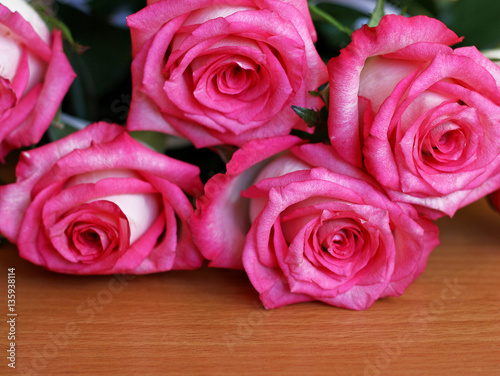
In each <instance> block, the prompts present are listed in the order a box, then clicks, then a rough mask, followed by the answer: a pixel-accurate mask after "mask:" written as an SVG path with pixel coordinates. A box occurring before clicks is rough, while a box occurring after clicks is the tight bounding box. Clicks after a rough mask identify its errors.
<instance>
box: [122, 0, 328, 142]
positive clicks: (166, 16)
mask: <svg viewBox="0 0 500 376" xmlns="http://www.w3.org/2000/svg"><path fill="white" fill-rule="evenodd" d="M127 23H128V25H129V27H130V29H131V35H132V50H133V56H134V60H133V63H132V80H133V94H132V103H131V107H130V113H129V117H128V120H127V126H128V129H130V130H144V129H147V130H155V131H159V132H164V133H169V134H173V135H177V136H182V137H185V138H187V139H189V140H190V141H191V142H193V143H194V145H195V146H196V147H204V146H210V145H217V144H233V145H241V144H243V143H244V142H246V141H248V140H251V139H253V138H263V137H269V136H275V135H285V134H288V133H289V131H290V130H291V129H292V128H293V127H295V128H298V129H302V130H307V127H306V125H305V123H304V122H303V121H302V120H301V119H299V118H298V117H297V116H296V115H295V114H294V112H293V110H292V109H291V105H297V106H302V107H318V106H320V102H319V100H318V98H314V97H313V96H311V95H309V94H308V93H307V92H308V91H310V90H315V89H316V88H317V87H318V86H319V85H321V84H323V83H325V82H326V81H327V79H328V77H327V72H326V66H325V64H324V63H323V62H322V61H321V59H320V57H319V55H318V54H317V52H316V50H315V48H314V45H313V40H314V39H315V37H316V35H315V30H314V27H313V24H312V21H311V18H310V15H309V13H308V9H307V2H306V1H305V0H291V1H282V0H269V1H260V0H216V1H209V0H202V1H200V0H186V1H165V0H164V1H149V2H148V6H147V7H146V8H144V9H143V10H141V11H139V12H138V13H136V14H134V15H132V16H129V17H128V18H127Z"/></svg>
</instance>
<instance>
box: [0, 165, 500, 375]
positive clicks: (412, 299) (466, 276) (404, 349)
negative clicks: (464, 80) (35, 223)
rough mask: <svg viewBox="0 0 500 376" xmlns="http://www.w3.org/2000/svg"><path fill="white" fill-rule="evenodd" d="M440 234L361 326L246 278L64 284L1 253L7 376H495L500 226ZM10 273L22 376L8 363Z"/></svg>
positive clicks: (4, 248) (360, 316) (481, 209)
mask: <svg viewBox="0 0 500 376" xmlns="http://www.w3.org/2000/svg"><path fill="white" fill-rule="evenodd" d="M11 174H12V171H11V170H9V171H8V170H7V169H6V168H3V169H2V170H1V172H0V179H1V180H3V182H7V181H9V179H11V178H10V177H11V176H12V175H11ZM438 224H439V227H440V230H441V237H440V238H441V245H440V246H439V247H438V248H437V249H436V250H435V251H434V252H433V253H432V254H431V257H430V259H429V262H428V266H427V269H426V271H425V272H424V274H423V275H422V276H421V277H420V278H419V279H418V280H417V281H415V282H414V283H413V284H412V285H411V286H410V287H409V288H408V289H407V291H406V292H405V293H404V294H403V296H401V297H399V298H388V299H384V300H381V301H378V302H376V303H375V304H374V305H373V306H372V307H371V308H370V309H369V310H367V311H363V312H354V311H348V310H344V309H339V308H334V307H330V306H327V305H325V304H322V303H314V302H313V303H301V304H296V305H292V306H288V307H284V308H280V309H276V310H271V311H266V310H264V309H263V308H262V306H261V305H260V303H259V300H258V295H257V293H256V292H255V291H254V290H253V288H252V286H251V284H250V283H249V281H248V279H247V278H246V276H245V274H244V273H243V272H240V271H231V270H221V269H208V268H203V269H200V270H197V271H176V272H167V273H161V274H156V275H148V276H137V277H117V276H92V277H83V276H71V275H61V274H56V273H52V272H49V271H46V270H44V269H42V268H40V267H38V266H35V265H32V264H30V263H29V262H27V261H24V260H22V259H20V258H19V256H18V254H17V250H16V248H15V246H13V245H11V244H9V243H7V242H5V241H4V242H3V243H2V244H1V245H0V281H1V282H0V314H1V315H2V316H3V319H2V325H0V344H1V345H2V346H1V349H2V354H3V355H2V357H1V359H2V360H1V361H0V374H1V375H16V374H20V375H70V374H71V375H72V374H81V375H360V376H361V375H500V215H498V214H497V213H495V212H493V211H492V210H491V209H490V208H489V207H488V205H487V203H486V202H485V201H484V200H482V201H479V202H477V203H475V204H473V205H470V206H469V207H467V208H465V209H462V210H461V211H459V212H458V213H457V215H456V216H455V217H454V218H452V219H441V220H439V221H438ZM9 267H14V268H15V270H16V271H15V273H16V313H17V314H18V316H17V317H16V326H15V330H16V332H15V336H16V339H15V348H16V370H12V369H10V368H9V367H8V366H7V364H8V362H9V361H8V359H7V358H6V356H5V354H6V353H7V354H8V350H9V344H10V341H9V340H8V339H7V335H8V332H9V330H10V327H9V324H8V323H7V320H8V316H7V313H8V311H7V309H8V306H7V268H9ZM6 350H7V351H6Z"/></svg>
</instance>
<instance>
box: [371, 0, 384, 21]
mask: <svg viewBox="0 0 500 376" xmlns="http://www.w3.org/2000/svg"><path fill="white" fill-rule="evenodd" d="M384 14H385V12H384V0H377V5H376V6H375V10H374V11H373V13H372V14H371V17H370V21H368V26H370V27H375V26H377V25H378V24H379V22H380V20H381V19H382V17H384Z"/></svg>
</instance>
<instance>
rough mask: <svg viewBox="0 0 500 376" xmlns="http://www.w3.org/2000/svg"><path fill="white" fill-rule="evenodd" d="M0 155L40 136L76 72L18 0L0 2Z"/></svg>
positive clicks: (56, 40)
mask: <svg viewBox="0 0 500 376" xmlns="http://www.w3.org/2000/svg"><path fill="white" fill-rule="evenodd" d="M0 50H1V51H2V53H1V54H0V160H3V158H4V157H5V155H7V153H8V152H9V151H11V150H13V149H16V148H19V147H21V146H27V145H32V144H35V143H37V142H38V141H40V139H41V137H42V135H43V133H44V132H45V131H46V130H47V128H48V127H49V125H50V123H51V122H52V120H53V119H54V116H55V114H56V112H57V109H58V108H59V105H60V104H61V101H62V99H63V97H64V95H65V94H66V92H67V90H68V88H69V86H70V84H71V82H72V81H73V79H74V78H75V74H74V72H73V70H72V69H71V66H70V65H69V63H68V60H67V58H66V56H65V55H64V53H63V50H62V41H61V33H60V32H59V31H54V32H53V33H52V35H51V34H50V32H49V30H48V28H47V26H46V25H45V23H44V22H43V21H42V19H41V18H40V16H39V15H38V14H37V13H36V12H35V11H34V10H33V9H32V8H31V7H30V6H29V5H27V4H26V2H24V1H23V0H8V1H2V4H0Z"/></svg>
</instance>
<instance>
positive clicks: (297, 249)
mask: <svg viewBox="0 0 500 376" xmlns="http://www.w3.org/2000/svg"><path fill="white" fill-rule="evenodd" d="M297 143H298V142H297V140H295V139H294V138H293V137H291V136H288V137H283V138H275V139H266V140H255V141H253V142H250V143H248V144H247V145H244V146H243V148H242V149H240V150H239V151H237V152H236V153H235V155H234V156H233V159H232V160H231V162H230V163H229V165H228V173H227V174H225V175H223V174H219V175H216V176H214V177H213V178H212V179H211V180H210V181H209V182H208V183H207V184H206V187H205V194H204V196H202V197H201V198H200V199H199V200H198V204H200V205H199V206H198V207H197V209H196V212H195V214H194V215H193V216H192V217H191V219H190V226H191V227H192V232H193V234H194V236H195V241H196V242H197V244H199V245H200V247H201V251H202V253H203V254H204V256H205V257H207V258H208V259H210V260H212V261H211V266H222V267H238V266H239V265H238V264H237V261H236V260H238V259H239V258H240V257H242V260H243V266H244V268H245V270H246V272H247V274H248V276H249V278H250V281H251V282H252V284H253V285H254V287H255V288H256V289H257V290H258V291H259V293H260V297H261V300H262V302H263V303H264V305H265V307H266V308H277V307H280V306H284V305H287V304H291V303H296V302H302V301H310V300H320V301H323V302H326V303H328V304H331V305H334V306H339V307H345V308H350V309H365V308H368V307H369V306H370V305H371V304H372V303H373V302H374V301H375V300H377V299H378V298H381V297H386V296H398V295H400V294H401V293H402V292H403V291H404V290H405V289H406V287H407V286H408V285H409V284H410V283H411V282H412V281H413V280H414V279H415V278H416V277H417V276H418V275H419V274H420V273H421V272H422V271H423V269H424V267H425V264H426V261H427V257H428V255H429V253H430V251H431V250H432V249H433V248H434V247H435V246H436V245H437V244H438V230H437V227H436V226H435V225H434V224H433V223H432V222H431V221H430V220H428V219H425V218H423V217H420V216H419V215H418V214H417V212H416V210H415V209H414V208H413V207H411V206H410V205H408V204H396V203H393V202H392V201H391V200H390V199H389V198H388V197H387V196H386V195H385V193H384V192H383V191H382V190H381V189H380V188H378V186H377V184H376V183H375V182H374V181H373V180H371V178H370V177H369V176H367V175H365V174H364V173H363V172H362V171H361V170H359V169H358V168H356V167H354V166H352V165H350V164H348V163H346V162H344V161H342V160H341V159H340V158H338V157H337V156H336V155H335V154H334V152H333V151H332V149H331V148H330V147H328V146H325V145H321V144H315V145H297ZM294 144H295V146H293V145H294ZM287 149H290V151H289V152H285V153H282V152H283V151H284V150H287ZM272 151H274V152H277V153H280V154H278V155H275V157H274V158H269V157H270V155H271V153H272ZM247 187H249V188H247ZM242 189H246V190H245V192H244V194H243V197H241V195H240V191H241V190H242ZM234 218H238V220H237V221H235V220H234ZM208 223H212V224H213V225H214V226H213V227H212V228H210V227H206V225H207V224H208ZM203 226H205V227H203ZM202 228H203V229H206V230H205V231H204V234H202V235H200V233H201V229H202ZM245 235H246V237H245ZM209 238H210V239H215V241H213V242H211V243H210V242H207V240H208V239H209ZM203 244H205V245H204V246H203ZM224 244H226V247H225V248H224ZM242 251H243V253H242V254H241V252H242Z"/></svg>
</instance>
